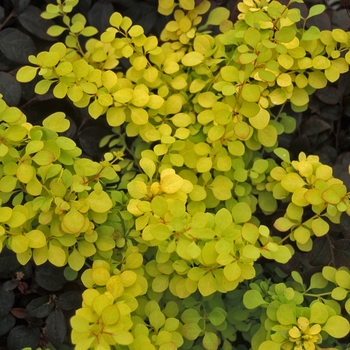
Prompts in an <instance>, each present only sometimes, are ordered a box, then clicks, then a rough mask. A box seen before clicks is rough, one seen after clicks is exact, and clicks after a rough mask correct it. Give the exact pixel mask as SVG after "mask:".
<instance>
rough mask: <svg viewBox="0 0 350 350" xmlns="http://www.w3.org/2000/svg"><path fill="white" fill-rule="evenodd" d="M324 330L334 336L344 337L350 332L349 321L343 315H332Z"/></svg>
mask: <svg viewBox="0 0 350 350" xmlns="http://www.w3.org/2000/svg"><path fill="white" fill-rule="evenodd" d="M322 330H323V331H325V332H327V333H328V334H329V335H330V336H332V337H334V338H343V337H345V336H347V335H348V334H349V330H350V327H349V321H348V320H347V319H346V318H344V317H342V316H338V315H335V316H331V317H330V318H329V319H328V320H327V322H326V324H325V325H324V326H323V327H322Z"/></svg>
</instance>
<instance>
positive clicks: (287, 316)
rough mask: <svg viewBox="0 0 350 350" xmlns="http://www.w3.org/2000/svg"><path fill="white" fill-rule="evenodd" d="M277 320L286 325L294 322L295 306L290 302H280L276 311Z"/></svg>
mask: <svg viewBox="0 0 350 350" xmlns="http://www.w3.org/2000/svg"><path fill="white" fill-rule="evenodd" d="M276 317H277V320H278V322H279V323H280V324H282V325H285V326H288V325H292V324H295V323H296V311H295V307H294V306H293V305H291V304H282V305H281V306H280V307H279V308H278V309H277V313H276Z"/></svg>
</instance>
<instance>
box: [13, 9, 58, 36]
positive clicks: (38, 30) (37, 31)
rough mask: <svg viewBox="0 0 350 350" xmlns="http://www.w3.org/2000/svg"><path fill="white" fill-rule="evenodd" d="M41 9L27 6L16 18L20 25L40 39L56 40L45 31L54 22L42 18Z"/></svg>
mask: <svg viewBox="0 0 350 350" xmlns="http://www.w3.org/2000/svg"><path fill="white" fill-rule="evenodd" d="M41 13H42V11H41V10H40V9H39V8H38V7H35V6H28V7H27V8H26V9H25V11H23V12H22V13H21V14H20V15H19V16H18V20H19V23H21V25H22V26H23V27H24V28H25V29H26V30H28V32H30V33H32V34H34V35H35V36H37V37H38V38H40V39H44V40H50V41H53V40H56V38H54V37H52V36H50V35H48V34H47V33H46V32H47V30H48V28H49V27H50V26H52V25H53V24H54V22H53V21H52V20H47V19H44V18H42V17H41V16H40V15H41Z"/></svg>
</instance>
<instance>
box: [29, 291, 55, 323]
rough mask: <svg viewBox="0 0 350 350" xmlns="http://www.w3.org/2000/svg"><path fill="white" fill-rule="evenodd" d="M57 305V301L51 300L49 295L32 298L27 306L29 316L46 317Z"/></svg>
mask: <svg viewBox="0 0 350 350" xmlns="http://www.w3.org/2000/svg"><path fill="white" fill-rule="evenodd" d="M54 307H55V303H54V302H52V301H50V297H49V296H48V295H45V296H42V297H39V298H36V299H34V300H32V301H31V302H30V303H29V304H28V305H27V307H26V310H27V311H28V316H30V317H37V318H44V317H47V316H48V315H49V314H50V312H51V311H52V310H53V308H54Z"/></svg>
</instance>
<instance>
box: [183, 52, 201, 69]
mask: <svg viewBox="0 0 350 350" xmlns="http://www.w3.org/2000/svg"><path fill="white" fill-rule="evenodd" d="M203 61H204V55H203V54H202V53H200V52H196V51H192V52H189V53H187V54H186V55H185V56H184V57H183V58H182V60H181V62H182V64H183V65H184V66H187V67H193V66H198V65H199V64H201V63H202V62H203Z"/></svg>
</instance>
